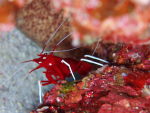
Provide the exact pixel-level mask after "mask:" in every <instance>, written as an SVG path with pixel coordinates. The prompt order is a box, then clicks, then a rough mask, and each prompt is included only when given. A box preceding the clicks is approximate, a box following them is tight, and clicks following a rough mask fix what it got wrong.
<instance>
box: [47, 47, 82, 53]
mask: <svg viewBox="0 0 150 113" xmlns="http://www.w3.org/2000/svg"><path fill="white" fill-rule="evenodd" d="M78 48H80V47H75V48H71V49H66V50H59V51H49V52H53V53H55V52H56V53H58V52H68V51H73V50H75V49H78Z"/></svg>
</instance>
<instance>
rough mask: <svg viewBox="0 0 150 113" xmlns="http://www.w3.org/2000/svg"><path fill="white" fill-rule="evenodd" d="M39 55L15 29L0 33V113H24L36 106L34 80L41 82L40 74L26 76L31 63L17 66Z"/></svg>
mask: <svg viewBox="0 0 150 113" xmlns="http://www.w3.org/2000/svg"><path fill="white" fill-rule="evenodd" d="M39 52H41V49H40V48H39V47H38V46H37V45H36V44H35V43H33V42H31V41H30V40H29V39H27V38H25V36H24V35H22V34H21V33H20V32H19V31H18V30H17V29H16V30H14V31H12V32H9V33H7V34H4V33H2V32H0V56H1V58H0V113H28V112H29V111H31V109H33V108H34V106H37V104H38V103H39V102H38V85H37V81H38V80H39V79H43V78H42V76H41V74H40V73H41V72H40V70H39V71H36V72H33V73H31V74H30V75H29V74H28V72H29V70H31V69H32V68H33V67H34V66H35V64H34V63H26V64H22V63H21V62H22V61H25V60H29V59H32V58H35V57H36V54H37V53H39ZM39 72H40V73H39ZM40 77H41V78H40Z"/></svg>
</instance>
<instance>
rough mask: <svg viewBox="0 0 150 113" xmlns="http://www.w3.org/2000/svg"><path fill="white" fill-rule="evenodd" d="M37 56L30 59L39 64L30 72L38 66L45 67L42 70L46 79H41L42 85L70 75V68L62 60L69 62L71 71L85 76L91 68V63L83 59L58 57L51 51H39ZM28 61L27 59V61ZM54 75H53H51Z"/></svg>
mask: <svg viewBox="0 0 150 113" xmlns="http://www.w3.org/2000/svg"><path fill="white" fill-rule="evenodd" d="M38 56H39V58H36V59H33V60H30V61H33V62H36V63H37V64H39V65H38V66H37V67H36V68H34V69H33V70H31V71H30V72H32V71H34V70H37V69H39V68H45V69H46V71H45V72H44V73H45V75H46V78H47V79H48V80H47V81H41V82H42V85H48V84H52V83H53V84H55V83H57V82H58V81H59V80H64V79H65V78H66V77H70V76H71V74H70V70H69V68H68V66H67V65H65V64H64V63H62V62H61V61H62V60H64V61H66V62H67V63H68V64H70V66H71V69H72V71H73V72H77V73H78V74H79V75H81V76H85V75H86V74H87V73H88V72H89V71H91V69H92V65H91V64H89V63H86V62H83V61H77V60H74V59H71V58H64V59H62V58H60V57H57V56H54V55H53V53H49V54H48V53H40V54H39V55H38ZM27 62H28V61H27ZM53 76H54V77H53Z"/></svg>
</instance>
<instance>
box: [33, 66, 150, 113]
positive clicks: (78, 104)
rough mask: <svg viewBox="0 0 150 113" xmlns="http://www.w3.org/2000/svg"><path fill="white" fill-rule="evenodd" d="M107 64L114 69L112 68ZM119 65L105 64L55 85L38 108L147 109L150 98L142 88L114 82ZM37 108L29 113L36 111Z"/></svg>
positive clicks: (101, 112) (47, 112)
mask: <svg viewBox="0 0 150 113" xmlns="http://www.w3.org/2000/svg"><path fill="white" fill-rule="evenodd" d="M109 68H113V70H114V71H115V69H116V71H115V72H111V71H110V69H109ZM118 69H119V67H109V66H108V67H107V68H105V69H104V70H101V71H99V70H97V71H96V72H93V73H92V74H90V75H89V76H87V77H85V78H83V79H82V81H79V82H77V83H75V82H70V83H68V82H67V83H64V84H59V85H56V86H54V88H53V89H52V90H51V91H49V92H47V93H46V94H45V96H44V101H43V105H41V106H40V107H39V108H38V109H37V110H41V112H42V113H51V112H52V113H53V112H54V111H55V112H56V111H57V112H58V113H62V112H65V113H81V112H87V113H133V112H134V113H139V112H143V113H149V112H150V107H149V105H150V101H149V99H147V98H145V97H142V95H141V92H140V91H141V90H135V89H134V88H133V87H132V85H130V84H126V81H123V82H124V83H125V84H126V85H117V84H116V81H117V80H116V79H117V78H115V76H116V74H117V73H120V72H119V70H118ZM46 106H47V108H46V109H43V107H46ZM52 108H53V110H52ZM54 108H55V110H54ZM42 109H43V111H42ZM37 110H35V111H33V112H31V113H38V111H37ZM60 110H61V112H60Z"/></svg>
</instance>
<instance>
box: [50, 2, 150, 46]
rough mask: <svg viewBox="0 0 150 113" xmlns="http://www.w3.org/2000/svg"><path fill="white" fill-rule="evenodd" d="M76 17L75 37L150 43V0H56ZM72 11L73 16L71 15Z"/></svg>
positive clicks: (74, 23) (84, 39)
mask: <svg viewBox="0 0 150 113" xmlns="http://www.w3.org/2000/svg"><path fill="white" fill-rule="evenodd" d="M52 2H53V4H54V7H55V8H57V9H61V8H63V9H64V10H65V11H66V14H67V15H69V17H70V19H71V20H72V21H71V23H72V26H73V39H74V41H76V43H77V40H79V39H80V40H81V41H84V42H86V43H89V41H91V42H92V41H93V40H96V38H97V37H98V38H100V39H103V40H105V41H106V42H113V43H114V42H115V43H118V42H126V43H133V44H134V45H136V44H143V43H150V35H149V34H148V31H149V27H148V25H149V23H150V16H149V11H150V7H149V6H150V5H149V4H150V3H149V1H147V2H145V1H143V0H124V1H121V0H113V1H110V0H82V1H80V0H73V1H72V0H67V1H66V0H52ZM70 15H71V16H70Z"/></svg>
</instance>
